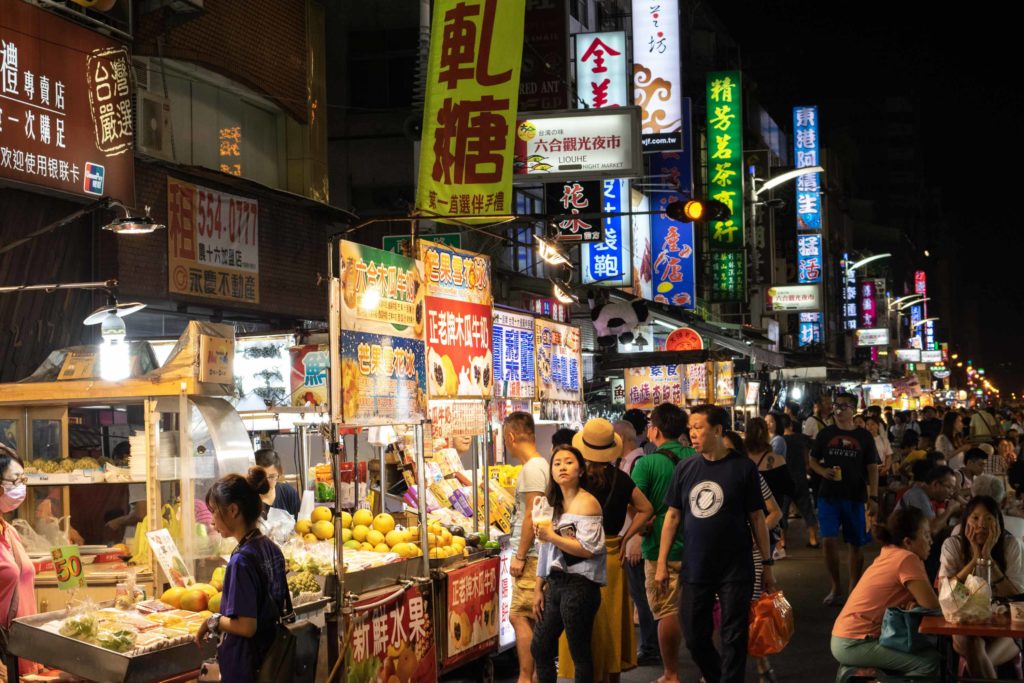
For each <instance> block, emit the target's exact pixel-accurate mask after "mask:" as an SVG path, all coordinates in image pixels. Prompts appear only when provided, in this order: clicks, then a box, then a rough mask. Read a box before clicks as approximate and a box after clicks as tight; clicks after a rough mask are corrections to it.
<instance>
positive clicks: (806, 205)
mask: <svg viewBox="0 0 1024 683" xmlns="http://www.w3.org/2000/svg"><path fill="white" fill-rule="evenodd" d="M818 160H819V155H818V108H817V107H793V161H794V164H793V165H794V166H796V168H805V167H807V166H817V165H818ZM796 227H797V229H798V230H821V181H820V179H819V178H818V174H817V173H808V174H806V175H802V176H799V177H797V179H796Z"/></svg>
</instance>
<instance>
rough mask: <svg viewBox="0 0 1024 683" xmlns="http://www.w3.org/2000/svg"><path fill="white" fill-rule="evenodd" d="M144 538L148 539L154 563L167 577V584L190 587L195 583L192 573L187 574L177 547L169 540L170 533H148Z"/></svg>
mask: <svg viewBox="0 0 1024 683" xmlns="http://www.w3.org/2000/svg"><path fill="white" fill-rule="evenodd" d="M146 538H148V539H149V547H150V550H152V551H153V555H155V556H156V561H157V563H158V564H159V565H160V568H161V569H163V570H164V576H166V577H167V582H168V583H170V584H171V586H179V587H183V586H191V585H192V584H193V583H195V582H196V580H195V579H194V578H192V573H191V572H189V570H188V566H187V565H186V564H185V560H183V559H182V558H181V552H179V551H178V546H177V545H175V543H174V539H173V538H171V532H170V531H168V530H167V529H158V530H157V531H148V532H146Z"/></svg>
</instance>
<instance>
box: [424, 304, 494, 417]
mask: <svg viewBox="0 0 1024 683" xmlns="http://www.w3.org/2000/svg"><path fill="white" fill-rule="evenodd" d="M426 303H427V308H426V333H425V341H426V348H427V387H428V393H429V395H430V398H431V399H435V398H490V397H491V394H492V393H493V390H494V360H493V357H492V355H491V306H490V305H489V304H478V303H471V302H468V301H454V300H451V299H443V298H440V297H434V296H428V297H427V298H426Z"/></svg>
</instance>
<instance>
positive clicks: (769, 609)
mask: <svg viewBox="0 0 1024 683" xmlns="http://www.w3.org/2000/svg"><path fill="white" fill-rule="evenodd" d="M795 630H796V625H795V622H794V620H793V608H792V606H790V604H789V601H788V600H786V596H784V595H783V594H782V592H781V591H780V592H778V593H764V594H762V595H761V598H760V599H759V600H758V601H757V602H755V603H754V604H753V605H751V606H750V632H749V638H748V641H747V653H748V654H749V655H750V656H752V657H767V656H768V655H774V654H778V653H780V652H782V651H783V650H784V649H785V648H786V646H787V645H789V641H790V639H791V638H792V637H793V632H794V631H795Z"/></svg>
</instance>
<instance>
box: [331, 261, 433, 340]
mask: <svg viewBox="0 0 1024 683" xmlns="http://www.w3.org/2000/svg"><path fill="white" fill-rule="evenodd" d="M340 251H341V301H340V306H339V308H340V316H341V329H342V330H349V331H354V332H367V333H370V334H385V335H390V336H394V337H403V338H405V339H420V338H422V336H423V320H424V315H423V297H424V295H425V294H426V289H425V288H424V287H423V283H422V276H421V275H420V268H419V263H418V262H417V261H416V260H415V259H411V258H408V257H405V256H400V255H398V254H393V253H391V252H390V251H383V250H381V249H374V248H373V247H367V246H365V245H362V244H356V243H355V242H344V241H343V242H342V243H341V248H340Z"/></svg>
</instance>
